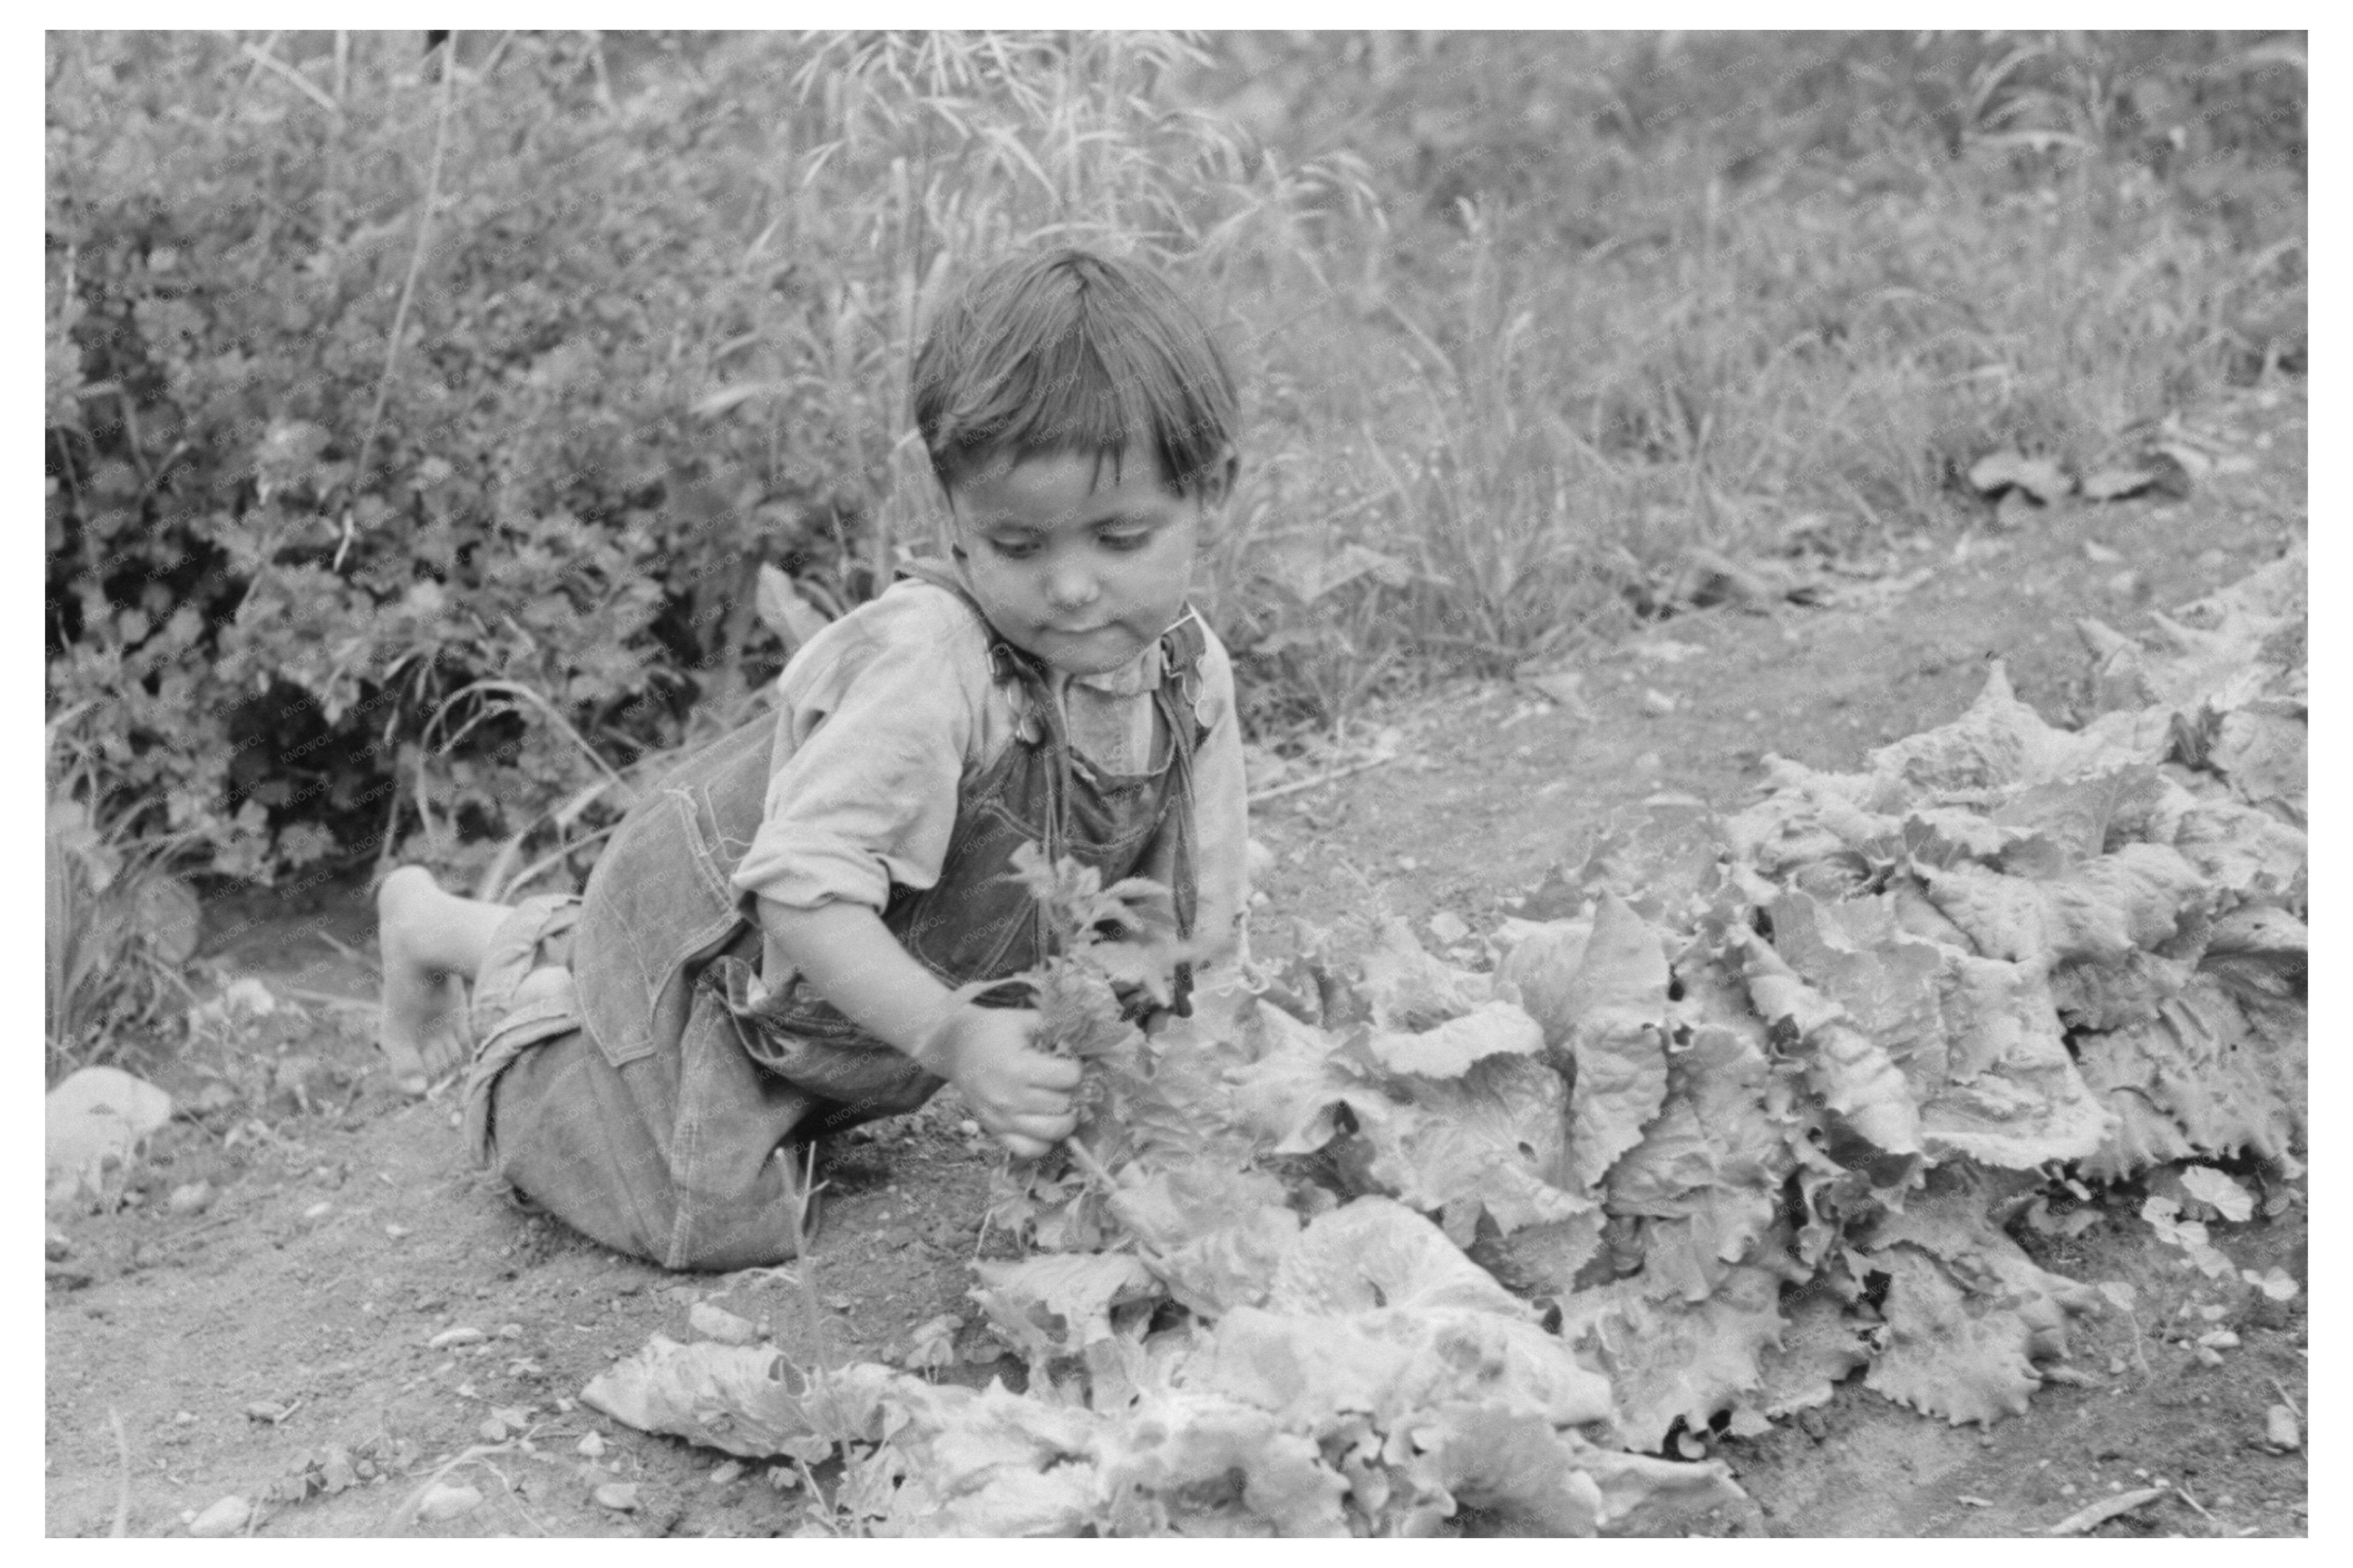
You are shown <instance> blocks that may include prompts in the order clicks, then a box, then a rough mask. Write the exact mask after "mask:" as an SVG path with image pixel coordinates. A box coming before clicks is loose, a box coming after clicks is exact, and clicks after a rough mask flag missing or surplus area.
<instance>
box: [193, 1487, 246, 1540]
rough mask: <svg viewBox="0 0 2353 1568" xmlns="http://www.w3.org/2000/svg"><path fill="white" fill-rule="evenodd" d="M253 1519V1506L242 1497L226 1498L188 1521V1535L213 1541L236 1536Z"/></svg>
mask: <svg viewBox="0 0 2353 1568" xmlns="http://www.w3.org/2000/svg"><path fill="white" fill-rule="evenodd" d="M252 1517H253V1505H252V1504H251V1503H249V1502H248V1501H246V1500H244V1499H243V1498H241V1497H225V1498H223V1499H221V1500H220V1501H218V1502H216V1503H215V1504H213V1505H212V1507H210V1508H208V1509H206V1510H205V1511H204V1512H202V1513H200V1514H198V1515H196V1517H195V1518H194V1519H192V1520H190V1521H188V1533H189V1534H190V1535H194V1536H196V1537H199V1538H200V1539H205V1540H211V1539H214V1538H216V1537H219V1536H223V1535H235V1534H236V1533H237V1531H240V1530H243V1529H244V1528H245V1523H246V1521H248V1520H249V1519H251V1518H252Z"/></svg>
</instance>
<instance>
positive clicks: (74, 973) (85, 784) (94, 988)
mask: <svg viewBox="0 0 2353 1568" xmlns="http://www.w3.org/2000/svg"><path fill="white" fill-rule="evenodd" d="M84 711H85V709H84V708H82V707H76V708H72V709H68V710H65V711H64V712H62V713H59V714H58V715H57V716H56V717H55V718H52V719H51V720H50V721H48V723H47V727H46V732H45V741H46V747H47V799H46V801H45V803H44V804H45V811H44V834H43V851H44V853H43V866H42V880H43V887H44V892H45V895H46V897H45V906H46V907H45V910H44V913H45V924H44V926H43V931H42V936H43V944H42V945H43V956H44V959H45V961H46V962H45V966H44V972H43V980H44V994H43V1001H44V1009H43V1039H44V1043H45V1046H46V1052H45V1061H44V1071H45V1074H46V1076H47V1079H48V1080H49V1081H51V1082H55V1081H56V1080H57V1079H59V1078H61V1077H63V1076H65V1074H66V1073H68V1072H69V1071H71V1070H73V1069H74V1068H81V1067H90V1066H95V1065H99V1064H100V1063H104V1062H109V1061H112V1060H116V1059H118V1058H121V1057H122V1056H123V1054H124V1053H125V1051H126V1049H127V1048H128V1047H129V1046H130V1045H131V1044H132V1042H133V1041H136V1040H140V1039H142V1038H145V1037H152V1036H153V1034H154V1033H155V1032H156V1031H157V1030H158V1029H160V1028H161V1027H162V1026H163V1025H164V1022H165V1020H166V1019H167V1018H168V1017H169V1016H172V1012H173V1009H174V1007H175V1006H178V1005H185V1003H187V1002H190V1001H193V1000H194V995H193V994H192V993H191V992H190V990H189V988H188V986H187V984H186V983H185V981H183V980H182V979H181V977H180V965H181V964H182V963H185V961H186V959H187V958H188V956H189V954H190V953H191V952H193V951H194V950H195V930H196V908H195V899H194V897H193V896H192V895H191V894H190V893H189V892H188V889H187V888H186V886H185V884H184V883H182V882H181V881H180V880H179V879H177V878H176V877H174V876H173V875H172V872H171V858H172V855H173V853H174V850H175V849H176V848H178V847H180V846H181V845H183V844H185V842H186V841H187V838H188V837H189V836H188V835H186V834H177V835H174V834H169V833H152V832H149V831H148V830H149V828H150V826H151V825H150V824H148V823H147V822H146V821H145V820H144V818H145V817H146V816H148V815H149V813H148V812H146V811H145V810H143V809H142V808H141V807H140V806H138V805H135V804H126V801H127V799H128V797H127V794H126V792H123V791H121V790H118V789H111V788H110V787H109V786H108V784H107V783H106V777H105V773H104V770H103V768H102V766H101V765H100V759H99V758H98V757H97V756H96V755H95V753H94V752H91V751H90V750H89V749H87V748H84V747H81V746H79V744H77V742H75V740H74V739H73V724H74V721H76V720H77V719H79V717H80V716H81V715H82V713H83V712H84Z"/></svg>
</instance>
